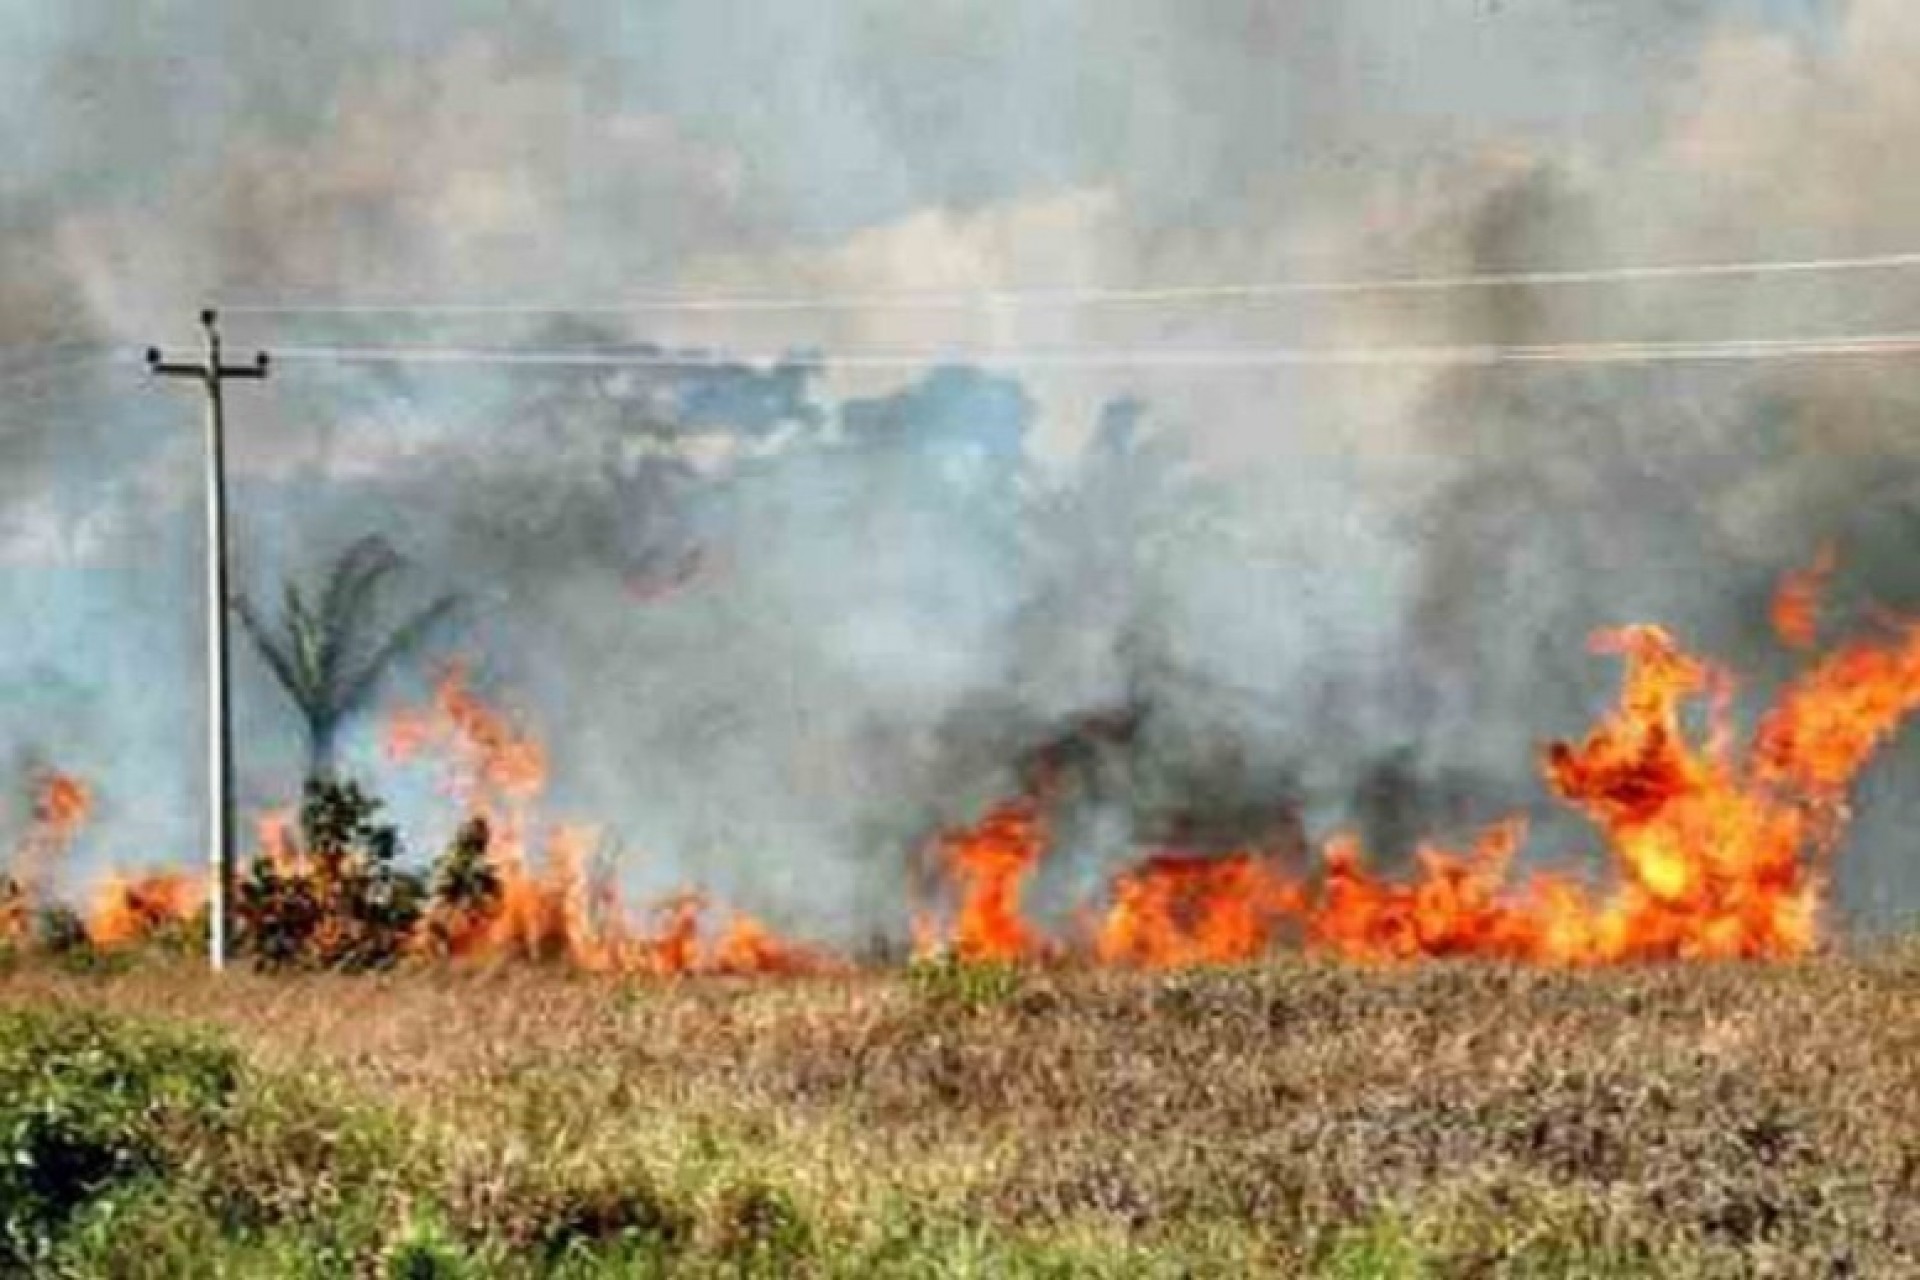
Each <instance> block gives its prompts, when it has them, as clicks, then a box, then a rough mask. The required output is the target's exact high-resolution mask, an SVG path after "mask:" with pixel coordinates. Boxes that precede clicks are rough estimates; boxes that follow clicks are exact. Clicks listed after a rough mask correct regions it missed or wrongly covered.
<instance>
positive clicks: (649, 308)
mask: <svg viewBox="0 0 1920 1280" xmlns="http://www.w3.org/2000/svg"><path fill="white" fill-rule="evenodd" d="M1913 268H1920V252H1908V253H1882V254H1868V255H1860V256H1853V257H1821V258H1794V259H1755V260H1746V261H1728V262H1698V263H1665V264H1654V265H1642V266H1610V267H1585V268H1572V269H1544V270H1525V271H1483V272H1462V273H1455V274H1445V275H1426V276H1422V275H1405V276H1376V277H1358V278H1348V279H1328V280H1311V279H1309V280H1269V281H1251V282H1239V283H1235V282H1222V283H1212V284H1193V283H1189V284H1174V285H1145V286H1138V287H1127V286H1106V287H1101V286H1087V287H1073V286H1068V287H1060V288H1020V287H1016V288H992V287H982V288H978V289H947V290H941V289H923V290H912V289H907V290H895V291H878V290H870V291H865V292H852V293H833V292H825V293H814V294H793V295H772V294H764V295H752V294H726V293H712V292H708V293H697V292H679V293H657V294H642V295H637V296H635V297H633V298H628V299H624V300H613V301H585V302H538V303H490V302H459V301H445V300H397V301H385V302H350V301H305V300H277V301H276V300H255V301H247V300H244V299H243V300H235V301H232V302H227V303H224V304H222V307H221V309H222V310H223V311H225V312H227V313H229V314H233V315H256V316H356V315H365V316H371V315H402V316H405V315H412V316H568V315H579V316H586V315H641V314H658V313H673V312H715V313H745V312H824V311H873V310H929V311H940V310H951V311H972V310H984V311H993V310H1002V309H1009V308H1018V307H1037V308H1061V309H1064V308H1072V307H1091V306H1129V305H1134V306H1148V305H1157V304H1173V305H1185V304H1200V303H1230V302H1258V301H1262V300H1269V299H1276V300H1277V299H1285V298H1301V297H1313V296H1340V295H1364V294H1396V293H1408V294H1419V293H1453V292H1461V291H1468V290H1484V289H1509V288H1553V287H1574V286H1590V285H1606V284H1633V283H1654V282H1660V281H1675V280H1713V279H1738V278H1755V279H1759V278H1766V277H1779V276H1813V275H1824V274H1835V273H1862V272H1875V271H1887V272H1891V271H1905V270H1910V269H1913Z"/></svg>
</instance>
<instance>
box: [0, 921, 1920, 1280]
mask: <svg viewBox="0 0 1920 1280" xmlns="http://www.w3.org/2000/svg"><path fill="white" fill-rule="evenodd" d="M0 1006H5V1007H6V1008H7V1009H8V1010H9V1013H8V1014H7V1017H8V1018H9V1019H11V1021H8V1022H5V1023H4V1024H0V1028H10V1030H0V1076H4V1073H5V1066H4V1064H5V1062H7V1061H8V1057H7V1053H8V1050H7V1048H6V1045H7V1044H8V1043H13V1044H15V1045H21V1046H25V1048H24V1049H22V1050H19V1051H16V1052H15V1053H14V1055H13V1059H12V1060H13V1061H14V1062H15V1063H16V1068H15V1069H16V1072H25V1073H26V1076H27V1077H28V1078H34V1077H33V1072H32V1069H31V1066H30V1065H29V1066H27V1067H21V1066H19V1065H18V1064H20V1063H27V1064H31V1063H33V1062H42V1063H47V1062H53V1061H61V1062H67V1061H68V1059H70V1058H74V1055H78V1057H77V1059H76V1060H78V1061H81V1062H92V1063H94V1064H95V1068H97V1067H98V1063H99V1061H100V1060H101V1059H100V1055H101V1054H105V1055H106V1056H107V1057H108V1058H111V1057H112V1055H113V1054H116V1053H124V1054H132V1055H133V1057H134V1058H135V1059H138V1063H141V1064H146V1065H138V1064H136V1067H137V1069H136V1068H129V1069H128V1071H127V1072H124V1073H122V1076H114V1075H113V1072H111V1071H109V1072H108V1073H107V1074H108V1076H109V1078H110V1080H111V1081H117V1083H110V1084H109V1085H108V1086H102V1087H107V1088H108V1091H109V1093H110V1094H111V1093H113V1092H114V1090H118V1091H119V1093H120V1094H124V1095H127V1096H129V1097H134V1095H139V1091H140V1089H141V1088H145V1087H146V1086H144V1085H141V1086H135V1085H130V1084H127V1083H126V1080H131V1079H133V1078H134V1077H139V1078H140V1079H142V1080H146V1079H156V1080H159V1081H161V1082H162V1083H161V1084H160V1085H157V1086H155V1088H156V1089H157V1092H153V1093H152V1096H150V1097H148V1096H146V1095H140V1096H138V1097H134V1101H133V1102H132V1103H127V1104H126V1105H118V1104H116V1105H117V1106H118V1109H117V1110H116V1109H114V1108H108V1109H106V1110H104V1111H102V1112H101V1113H100V1114H103V1115H108V1116H110V1117H118V1119H116V1120H112V1123H111V1124H109V1126H108V1127H109V1128H112V1127H113V1126H114V1125H118V1126H119V1127H120V1128H121V1129H127V1128H128V1126H131V1127H132V1128H131V1130H129V1131H130V1132H133V1133H134V1136H133V1137H132V1138H129V1139H128V1140H127V1142H128V1146H127V1150H128V1151H130V1152H131V1153H132V1154H131V1155H129V1156H127V1158H126V1159H124V1160H121V1161H120V1162H119V1163H118V1164H116V1165H114V1167H113V1169H112V1170H111V1171H110V1173H111V1176H108V1177H106V1179H105V1181H104V1182H103V1183H102V1186H103V1188H104V1189H103V1190H100V1191H98V1192H97V1193H89V1194H87V1195H84V1196H80V1197H78V1198H77V1199H76V1202H75V1207H73V1209H72V1211H71V1212H70V1213H69V1214H67V1216H65V1217H59V1216H57V1215H56V1216H55V1217H53V1218H48V1219H47V1220H46V1221H44V1222H42V1223H41V1225H40V1226H38V1227H36V1228H35V1230H36V1231H38V1232H39V1236H38V1237H37V1239H38V1240H39V1244H38V1245H36V1247H39V1248H40V1253H39V1254H38V1255H37V1260H36V1261H35V1262H33V1264H32V1265H33V1266H34V1267H36V1268H37V1269H39V1270H41V1271H43V1272H45V1273H49V1274H72V1275H115V1276H120V1275H152V1276H174V1275H196V1276H197V1275H219V1274H226V1275H273V1276H280V1275H343V1274H368V1275H405V1276H440V1275H476V1276H495V1275H506V1276H510V1275H542V1274H554V1275H602V1274H614V1275H649V1274H674V1275H681V1274H691V1275H701V1274H715V1275H721V1274H724V1275H756V1274H758V1275H846V1276H867V1275H927V1276H933V1275H942V1276H944V1275H978V1276H1018V1275H1044V1276H1054V1275H1058V1276H1069V1275H1072V1276H1077V1275H1113V1276H1123V1275H1124V1276H1134V1275H1140V1276H1158V1275H1165V1276H1188V1275H1222V1276H1226V1275H1244V1274H1279V1275H1326V1276H1344V1277H1373V1276H1387V1277H1397V1276H1409V1277H1412V1276H1422V1277H1424V1276H1452V1275H1461V1276H1480V1275H1515V1276H1522V1275H1524V1276H1563V1275H1564V1276H1574V1275H1579V1276H1639V1275H1646V1276H1655V1275H1661V1276H1664V1275H1716V1274H1724V1275H1752V1274H1774V1275H1865V1276H1882V1275H1884V1276H1902V1275H1911V1274H1920V1207H1916V1204H1917V1203H1920V1196H1917V1194H1916V1193H1920V1107H1917V1106H1916V1105H1915V1099H1916V1098H1920V950H1916V949H1914V948H1905V949H1892V950H1888V951H1884V952H1880V953H1876V954H1874V955H1872V956H1867V957H1863V958H1852V959H1843V958H1837V957H1836V958H1828V959H1822V960H1819V961H1815V962H1810V963H1806V964H1801V965H1793V966H1781V967H1738V966H1701V967H1693V968H1662V969H1641V970H1626V971H1620V972H1609V973H1598V974H1554V973H1542V972H1529V971H1522V970H1514V969H1505V968H1495V967H1484V966H1444V967H1431V968H1426V969H1420V970H1409V971H1398V972H1387V973H1381V972H1360V971H1353V970H1346V969H1337V968H1331V967H1324V966H1318V965H1311V964H1306V963H1302V962H1285V963H1279V964H1275V965H1273V966H1270V967H1264V968H1259V969H1248V970H1238V971H1220V972H1208V973H1187V974H1179V975H1170V976H1146V975H1128V974H1112V973H1085V972H1059V973H1023V974H1006V973H995V972H984V973H983V972H979V971H966V970H942V969H934V970H920V971H917V972H916V973H913V974H910V975H907V976H905V977H902V976H880V975H866V976H854V977H846V978H834V979H820V980H813V981H804V982H773V983H751V982H725V981H704V982H692V983H684V984H679V985H664V984H663V985H648V984H630V985H618V984H610V983H608V982H605V981H601V980H590V979H581V978H574V977H569V976H567V975H565V974H560V973H551V972H541V971H532V970H527V969H509V970H501V971H496V972H491V973H466V974H460V973H447V972H423V973H412V974H397V975H391V976H385V977H378V978H368V979H345V978H327V977H307V978H272V979H269V978H262V977H257V976H252V975H246V974H236V975H230V976H229V977H228V978H226V979H223V980H220V981H214V980H212V979H209V978H207V977H206V976H204V975H202V974H200V973H198V972H195V971H193V970H192V969H190V968H185V967H181V966H179V965H164V964H154V965H144V964H142V965H134V966H132V967H129V968H127V969H126V970H125V971H123V972H113V973H94V974H77V973H71V972H65V971H62V970H59V969H52V968H35V967H27V968H18V969H16V970H14V971H13V972H11V973H10V974H7V975H5V976H0ZM77 1010H89V1011H95V1013H96V1014H98V1015H99V1016H100V1017H106V1018H108V1019H111V1020H110V1021H100V1020H98V1018H97V1017H94V1016H82V1015H80V1014H77V1013H76V1012H74V1011H77ZM126 1019H132V1020H133V1021H132V1022H130V1023H129V1022H126V1021H125V1020H126ZM153 1026H158V1027H162V1028H165V1030H161V1031H155V1030H149V1029H146V1028H149V1027H153ZM63 1036H65V1037H68V1038H69V1040H71V1043H69V1042H68V1041H67V1040H62V1039H61V1037H63ZM8 1037H11V1040H9V1039H8ZM75 1037H77V1039H74V1038H75ZM182 1037H185V1038H184V1039H183V1038H182ZM62 1045H66V1046H67V1047H65V1048H62V1047H61V1046H62ZM75 1045H77V1046H79V1047H77V1048H76V1047H74V1046H75ZM102 1046H105V1047H102ZM62 1054H65V1055H67V1058H62V1057H61V1055H62ZM90 1055H91V1056H90ZM196 1055H198V1056H196ZM156 1064H157V1065H156ZM89 1069H94V1068H89ZM84 1074H85V1073H84V1072H82V1073H80V1075H79V1076H76V1074H75V1072H74V1070H73V1069H72V1066H71V1063H69V1064H68V1065H67V1066H64V1067H62V1068H60V1069H59V1070H57V1071H51V1069H50V1074H47V1073H43V1075H45V1076H46V1078H47V1079H52V1078H55V1077H58V1078H60V1079H77V1078H81V1077H82V1076H84ZM123 1077H124V1078H123ZM182 1080H185V1081H187V1082H189V1083H186V1084H181V1083H179V1082H180V1081H182ZM167 1081H172V1082H174V1083H171V1084H169V1083H166V1082H167ZM0 1085H4V1086H5V1089H4V1091H0V1097H13V1098H15V1099H16V1100H17V1099H18V1098H20V1097H29V1098H30V1097H31V1096H32V1094H33V1091H32V1089H24V1090H23V1088H22V1086H21V1085H20V1084H19V1081H18V1080H15V1081H14V1083H12V1084H8V1083H7V1081H6V1080H5V1079H0ZM49 1087H51V1086H49ZM150 1092H151V1091H150ZM142 1099H144V1100H142ZM70 1104H72V1099H66V1100H65V1101H64V1102H61V1104H60V1105H65V1106H68V1107H69V1110H71V1109H72V1106H71V1105H70ZM8 1105H10V1104H8V1103H5V1102H0V1132H5V1131H10V1130H8V1124H9V1123H10V1122H9V1121H8V1120H7V1113H6V1112H5V1108H6V1107H7V1106H8ZM35 1107H39V1110H38V1111H35V1110H34V1108H35ZM14 1111H15V1112H19V1111H20V1107H19V1106H18V1105H15V1106H14ZM28 1111H29V1112H30V1113H31V1114H34V1115H39V1114H41V1113H42V1112H45V1111H46V1108H45V1107H44V1106H41V1104H40V1103H31V1104H30V1105H29V1106H28ZM52 1114H56V1115H59V1114H65V1113H64V1112H61V1111H60V1109H59V1106H55V1107H54V1108H53V1112H52ZM142 1126H145V1127H144V1128H142ZM136 1131H137V1132H136ZM0 1141H4V1138H3V1137H0ZM3 1187H4V1184H3V1183H0V1188H3ZM41 1246H44V1247H41Z"/></svg>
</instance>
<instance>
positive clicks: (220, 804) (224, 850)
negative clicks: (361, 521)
mask: <svg viewBox="0 0 1920 1280" xmlns="http://www.w3.org/2000/svg"><path fill="white" fill-rule="evenodd" d="M200 327H201V328H202V329H203V330H205V331H206V354H205V356H204V357H203V358H202V359H201V361H200V362H199V363H188V362H182V361H167V360H162V359H161V358H160V351H159V348H157V347H149V348H147V368H148V369H149V370H151V371H152V373H153V374H154V375H155V376H156V377H161V378H192V379H194V380H196V381H198V382H199V383H200V385H201V388H202V389H203V390H205V391H206V393H207V457H206V484H207V775H208V777H207V825H208V835H209V836H210V837H211V848H210V852H209V863H208V867H207V872H208V875H207V959H208V961H209V963H211V964H212V966H213V970H214V972H215V973H218V972H220V971H221V970H222V969H224V968H226V967H227V948H228V941H229V930H228V925H229V924H230V923H231V921H230V913H231V911H232V901H233V810H232V798H231V796H232V790H233V741H232V735H233V714H232V710H231V708H230V706H229V701H228V695H229V693H230V688H229V686H230V684H231V679H230V664H229V662H228V659H227V607H228V589H227V424H226V417H225V412H224V406H223V404H222V395H221V387H222V385H223V384H224V383H225V382H226V380H227V379H228V378H253V379H258V378H265V377H266V376H267V353H266V352H264V351H262V352H259V353H257V354H256V355H255V356H254V358H253V363H252V364H247V365H233V364H223V363H221V360H220V317H219V315H218V314H217V313H216V312H214V311H213V310H211V309H209V310H206V311H202V312H201V313H200Z"/></svg>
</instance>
